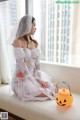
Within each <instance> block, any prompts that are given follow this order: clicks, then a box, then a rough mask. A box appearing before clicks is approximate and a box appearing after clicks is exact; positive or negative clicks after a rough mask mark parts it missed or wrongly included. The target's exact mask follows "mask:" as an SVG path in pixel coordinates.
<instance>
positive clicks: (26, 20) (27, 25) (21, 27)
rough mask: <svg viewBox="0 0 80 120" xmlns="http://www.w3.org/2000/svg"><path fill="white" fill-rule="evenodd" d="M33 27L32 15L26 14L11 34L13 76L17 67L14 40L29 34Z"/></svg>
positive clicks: (9, 55)
mask: <svg viewBox="0 0 80 120" xmlns="http://www.w3.org/2000/svg"><path fill="white" fill-rule="evenodd" d="M31 27H32V16H30V15H25V16H23V17H22V18H21V19H20V20H19V21H18V22H17V24H16V25H15V26H14V27H13V29H12V32H11V34H10V37H9V39H8V41H7V46H8V57H9V62H10V69H11V76H12V77H13V74H14V72H15V68H16V60H15V56H14V47H13V45H12V44H13V42H14V40H16V39H18V38H20V37H23V36H24V35H26V34H29V33H30V31H31Z"/></svg>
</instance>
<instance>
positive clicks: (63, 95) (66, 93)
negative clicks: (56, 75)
mask: <svg viewBox="0 0 80 120" xmlns="http://www.w3.org/2000/svg"><path fill="white" fill-rule="evenodd" d="M62 83H65V82H62ZM68 87H69V85H68ZM57 90H58V89H57ZM72 102H73V96H72V94H71V92H70V87H69V90H68V89H65V88H62V89H59V90H58V91H57V93H56V103H57V104H58V105H59V106H61V107H69V106H71V105H72Z"/></svg>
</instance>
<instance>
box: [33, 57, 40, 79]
mask: <svg viewBox="0 0 80 120" xmlns="http://www.w3.org/2000/svg"><path fill="white" fill-rule="evenodd" d="M35 66H36V67H35V76H34V77H35V79H36V80H40V79H41V72H40V61H39V58H37V59H36V63H35Z"/></svg>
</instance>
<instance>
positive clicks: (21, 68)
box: [14, 48, 33, 78]
mask: <svg viewBox="0 0 80 120" xmlns="http://www.w3.org/2000/svg"><path fill="white" fill-rule="evenodd" d="M14 54H15V58H16V67H17V68H16V69H17V71H16V72H17V75H18V77H23V76H26V77H30V78H32V77H33V76H32V75H31V74H30V72H29V70H28V67H27V65H26V63H25V52H24V50H23V49H22V48H15V50H14Z"/></svg>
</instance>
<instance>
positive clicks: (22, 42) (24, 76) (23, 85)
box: [12, 15, 55, 101]
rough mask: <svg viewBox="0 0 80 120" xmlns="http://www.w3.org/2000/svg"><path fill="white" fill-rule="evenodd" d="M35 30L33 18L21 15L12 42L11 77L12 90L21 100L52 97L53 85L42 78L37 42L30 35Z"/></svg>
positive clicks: (42, 99) (53, 93)
mask: <svg viewBox="0 0 80 120" xmlns="http://www.w3.org/2000/svg"><path fill="white" fill-rule="evenodd" d="M35 31H36V22H35V18H33V17H32V16H29V15H26V16H23V17H22V18H21V20H20V22H19V24H18V26H17V29H16V32H15V33H16V36H15V39H14V40H13V42H12V45H13V47H14V54H15V59H16V71H15V73H14V76H13V79H12V90H13V91H14V93H15V94H16V95H17V96H18V97H19V98H20V99H21V100H23V101H35V100H41V101H44V100H48V99H53V98H54V95H55V92H54V89H55V87H54V85H53V84H52V83H51V82H50V81H46V79H47V77H45V80H43V79H42V75H41V72H40V62H39V49H38V42H37V41H36V40H34V39H33V38H32V37H31V35H34V33H35Z"/></svg>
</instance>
